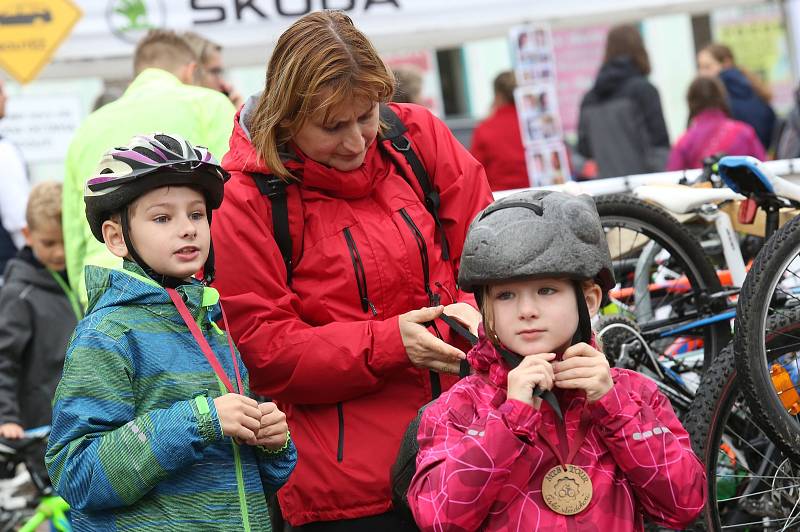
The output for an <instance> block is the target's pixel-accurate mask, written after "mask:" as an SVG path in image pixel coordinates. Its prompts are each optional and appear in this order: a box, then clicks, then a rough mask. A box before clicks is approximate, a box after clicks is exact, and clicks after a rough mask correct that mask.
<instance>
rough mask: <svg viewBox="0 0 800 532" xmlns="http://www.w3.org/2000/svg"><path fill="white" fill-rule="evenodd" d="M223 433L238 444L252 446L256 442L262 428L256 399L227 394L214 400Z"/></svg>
mask: <svg viewBox="0 0 800 532" xmlns="http://www.w3.org/2000/svg"><path fill="white" fill-rule="evenodd" d="M214 406H215V407H216V409H217V416H219V424H220V425H221V426H222V433H223V434H224V435H225V436H230V437H231V438H233V439H235V440H236V441H237V442H244V443H247V444H250V445H253V444H255V442H256V433H257V432H258V430H259V429H260V428H261V411H260V410H259V409H258V403H257V402H256V401H255V399H250V398H249V397H245V396H244V395H239V394H238V393H226V394H225V395H223V396H220V397H217V398H216V399H214Z"/></svg>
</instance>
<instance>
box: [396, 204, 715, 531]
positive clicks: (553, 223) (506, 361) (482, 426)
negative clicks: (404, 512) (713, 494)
mask: <svg viewBox="0 0 800 532" xmlns="http://www.w3.org/2000/svg"><path fill="white" fill-rule="evenodd" d="M611 271H612V270H611V257H610V255H609V251H608V246H607V243H606V239H605V235H604V232H603V228H602V226H601V224H600V219H599V216H598V214H597V210H596V208H595V206H594V202H593V200H592V199H591V198H590V197H588V196H580V197H574V196H571V195H568V194H563V193H559V192H546V191H526V192H521V193H519V194H515V195H512V196H508V197H506V198H504V199H502V200H500V201H497V202H495V203H493V204H492V205H490V206H489V207H487V208H486V209H485V210H484V211H482V212H481V213H480V214H479V215H478V216H477V217H476V218H475V220H474V221H473V222H472V225H471V226H470V229H469V233H468V235H467V239H466V242H465V245H464V251H463V254H462V259H461V270H460V274H459V284H460V287H461V288H462V289H464V290H467V291H471V292H474V293H475V295H476V299H477V300H478V302H479V304H480V307H481V312H482V314H483V325H482V326H481V329H480V334H479V341H478V344H477V345H476V346H475V347H474V348H473V349H472V351H470V353H469V354H468V355H467V360H468V361H469V363H470V365H471V366H472V368H473V374H472V375H471V376H469V377H467V378H465V379H463V380H462V381H460V382H459V383H458V384H457V385H456V386H454V387H453V388H452V389H451V390H449V391H448V392H447V393H446V394H444V395H442V397H441V398H440V399H439V400H437V401H436V402H434V403H432V404H431V405H430V406H429V407H428V408H427V409H426V410H425V411H424V413H423V415H422V419H421V421H420V425H419V434H418V441H419V454H418V457H417V473H416V474H415V476H414V478H413V480H412V482H411V486H410V488H409V491H408V499H409V503H410V506H411V509H412V512H413V513H414V517H415V519H416V521H417V524H418V525H419V526H420V527H421V528H422V529H423V530H478V529H480V530H582V529H583V527H584V526H586V527H591V529H593V530H595V529H596V530H603V529H605V530H614V531H617V530H637V531H638V530H643V527H644V525H643V518H644V517H645V516H647V517H648V518H649V519H651V520H652V521H655V522H656V523H658V524H659V525H661V526H666V527H670V528H683V527H685V526H686V525H688V524H689V523H691V522H692V521H693V520H694V519H695V518H696V517H697V515H698V514H699V513H700V511H701V509H702V508H703V504H704V502H705V498H706V493H705V489H706V488H705V471H704V469H703V466H702V464H701V463H700V461H699V460H698V459H697V457H696V456H695V455H694V453H693V452H692V449H691V446H690V443H689V436H688V434H687V433H686V431H685V430H684V428H683V426H682V425H681V423H680V422H679V421H678V419H677V417H676V416H675V413H674V412H673V411H672V408H671V406H670V404H669V401H668V400H667V398H666V397H665V396H664V395H663V394H661V393H660V392H659V391H658V388H657V386H656V384H655V383H654V382H652V381H650V380H649V379H647V378H645V377H643V376H641V375H639V374H638V373H636V372H633V371H629V370H624V369H618V368H609V365H608V362H607V360H606V357H605V356H604V355H603V353H602V352H601V351H599V350H598V347H597V345H596V344H595V343H594V338H593V335H592V333H591V328H590V317H591V315H593V314H596V313H597V311H598V309H599V307H600V304H601V301H602V299H603V297H604V296H605V295H606V293H607V292H608V290H609V289H611V288H613V286H614V279H613V275H612V273H611ZM543 390H544V391H545V394H547V393H553V394H554V399H553V401H552V402H550V401H548V402H547V403H545V402H542V401H541V399H540V398H539V397H540V394H541V392H542V391H543Z"/></svg>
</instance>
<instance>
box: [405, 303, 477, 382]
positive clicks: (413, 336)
mask: <svg viewBox="0 0 800 532" xmlns="http://www.w3.org/2000/svg"><path fill="white" fill-rule="evenodd" d="M442 310H444V307H442V306H441V305H440V306H438V307H428V308H421V309H419V310H412V311H410V312H406V313H405V314H400V319H399V324H400V336H401V338H402V339H403V346H404V347H405V348H406V354H407V355H408V359H409V360H410V361H411V363H412V364H414V365H415V366H417V367H418V368H427V369H432V370H433V371H438V372H440V373H455V374H458V369H459V363H460V361H461V359H464V358H467V355H465V354H464V353H462V352H461V351H460V350H459V349H457V348H455V347H453V346H452V345H450V344H448V343H446V342H443V341H442V340H440V339H439V338H437V337H435V336H434V335H433V334H431V333H430V331H428V329H426V328H425V326H424V325H422V324H423V323H427V322H429V321H432V320H434V319H436V318H438V317H439V315H440V314H441V313H442Z"/></svg>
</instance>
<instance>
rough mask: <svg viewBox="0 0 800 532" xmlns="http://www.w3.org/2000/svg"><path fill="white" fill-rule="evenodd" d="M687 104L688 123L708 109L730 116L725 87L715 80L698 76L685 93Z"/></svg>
mask: <svg viewBox="0 0 800 532" xmlns="http://www.w3.org/2000/svg"><path fill="white" fill-rule="evenodd" d="M686 100H687V102H688V103H689V121H690V122H691V121H692V119H693V118H694V117H696V116H697V115H699V114H700V113H702V112H703V111H706V110H708V109H719V110H720V111H722V112H723V113H725V114H726V115H728V116H730V115H731V110H730V108H729V107H728V95H727V93H726V92H725V86H724V85H723V84H722V82H721V81H720V80H718V79H716V78H708V77H705V76H699V77H697V78H695V79H694V81H692V84H691V85H689V90H688V91H687V92H686Z"/></svg>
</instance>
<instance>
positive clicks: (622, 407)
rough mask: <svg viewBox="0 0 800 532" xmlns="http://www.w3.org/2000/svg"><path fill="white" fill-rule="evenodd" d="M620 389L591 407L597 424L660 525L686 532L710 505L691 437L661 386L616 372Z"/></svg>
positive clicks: (638, 495) (625, 373) (635, 490)
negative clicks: (705, 506) (660, 388)
mask: <svg viewBox="0 0 800 532" xmlns="http://www.w3.org/2000/svg"><path fill="white" fill-rule="evenodd" d="M614 381H615V384H614V387H613V388H612V389H611V391H609V392H608V393H607V394H606V395H605V396H604V397H603V398H602V399H600V400H599V401H597V402H596V403H594V404H592V405H591V407H590V408H591V413H592V417H593V421H594V422H595V423H596V426H597V427H598V431H599V433H600V435H601V437H602V438H603V440H604V442H605V444H606V446H607V447H608V449H609V452H610V453H611V454H612V456H613V457H614V460H615V461H616V463H617V465H618V466H619V468H620V469H621V470H622V471H623V473H624V474H625V476H626V477H627V479H628V481H629V482H630V484H631V487H632V488H633V490H634V492H635V493H636V495H637V498H638V500H639V503H640V504H641V505H642V507H643V509H644V511H645V512H646V513H647V514H648V515H649V516H650V517H651V518H652V519H653V521H655V522H656V523H657V524H659V525H662V526H667V527H670V528H678V529H681V528H684V527H686V526H687V525H689V524H690V523H691V522H692V521H694V520H695V518H697V516H698V515H699V514H700V511H701V510H702V509H703V506H704V504H705V501H706V497H707V493H706V473H705V468H704V467H703V464H702V463H701V462H700V460H699V459H698V458H697V456H695V454H694V452H693V451H692V447H691V444H690V442H689V434H688V433H687V432H686V430H685V429H684V428H683V425H681V422H680V421H678V418H677V417H676V416H675V412H674V411H673V410H672V406H671V405H670V404H669V401H668V400H667V398H666V397H665V396H664V395H663V394H662V393H661V392H659V391H658V389H657V388H656V385H655V384H654V383H652V382H651V381H649V380H646V379H645V377H642V376H641V375H638V374H636V373H633V372H627V371H621V370H615V371H614Z"/></svg>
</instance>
